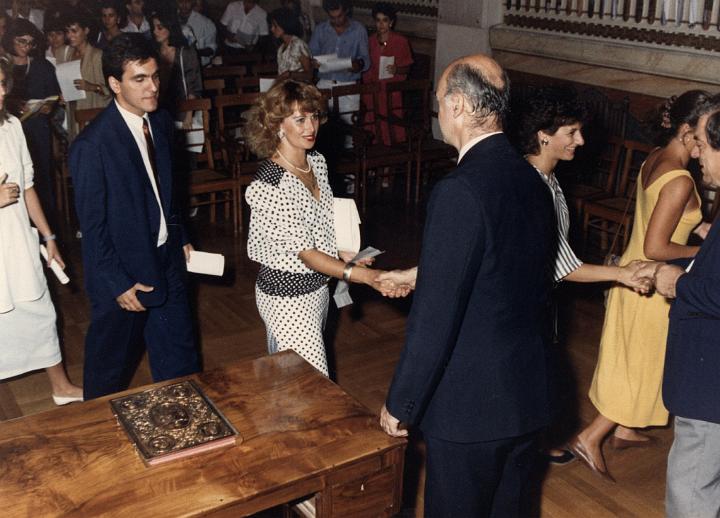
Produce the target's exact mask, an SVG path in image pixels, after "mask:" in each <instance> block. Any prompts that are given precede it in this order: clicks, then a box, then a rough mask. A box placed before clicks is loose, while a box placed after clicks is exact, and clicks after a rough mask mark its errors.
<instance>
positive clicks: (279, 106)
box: [244, 79, 326, 158]
mask: <svg viewBox="0 0 720 518" xmlns="http://www.w3.org/2000/svg"><path fill="white" fill-rule="evenodd" d="M295 109H297V110H298V111H300V112H302V113H318V114H320V122H321V123H323V122H325V119H326V103H325V101H324V99H323V96H322V94H321V93H320V90H318V89H317V88H315V87H314V86H313V85H311V84H308V83H303V82H300V81H295V80H292V79H286V80H284V81H281V82H279V83H276V84H275V85H273V87H272V88H270V90H268V91H267V92H265V93H264V94H261V95H260V97H259V98H258V100H257V102H256V103H255V104H254V105H253V107H252V108H251V109H250V110H249V111H248V113H247V115H246V124H245V129H244V135H245V140H246V142H247V144H248V146H249V147H250V150H251V151H252V152H253V153H254V154H255V155H257V156H258V157H260V158H267V157H269V156H272V154H273V153H275V150H276V149H277V147H278V145H279V144H280V137H278V130H279V129H280V123H281V122H282V121H283V119H285V118H286V117H289V116H291V115H292V114H293V113H295Z"/></svg>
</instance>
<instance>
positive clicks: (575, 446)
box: [567, 436, 615, 484]
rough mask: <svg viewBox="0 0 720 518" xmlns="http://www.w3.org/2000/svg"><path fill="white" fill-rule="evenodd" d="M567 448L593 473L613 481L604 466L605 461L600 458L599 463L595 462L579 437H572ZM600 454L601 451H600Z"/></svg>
mask: <svg viewBox="0 0 720 518" xmlns="http://www.w3.org/2000/svg"><path fill="white" fill-rule="evenodd" d="M567 449H568V450H570V451H571V452H572V454H573V455H575V457H577V458H578V459H580V460H581V461H582V462H583V464H585V465H586V466H587V467H588V468H590V471H592V472H593V473H595V474H596V475H598V476H600V477H601V478H603V479H605V480H607V481H608V482H612V483H613V484H614V483H615V479H614V478H613V477H612V475H610V473H608V471H607V468H606V467H605V462H604V461H603V460H602V458H601V459H600V462H601V463H602V464H600V463H598V462H596V460H595V459H594V458H593V456H592V455H590V452H589V451H587V450H586V449H585V445H584V444H583V443H582V442H580V438H579V437H577V436H576V437H575V438H573V440H571V441H570V442H569V443H568V444H567ZM601 455H602V453H601Z"/></svg>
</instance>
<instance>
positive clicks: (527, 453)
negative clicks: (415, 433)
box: [425, 432, 539, 518]
mask: <svg viewBox="0 0 720 518" xmlns="http://www.w3.org/2000/svg"><path fill="white" fill-rule="evenodd" d="M538 435H539V432H534V433H531V434H527V435H523V436H520V437H514V438H510V439H501V440H497V441H486V442H474V443H457V442H449V441H443V440H441V439H437V438H433V437H427V436H426V437H425V444H426V446H427V464H426V479H425V518H442V517H448V518H475V517H493V518H513V517H519V516H521V510H522V505H523V503H525V499H526V497H527V495H526V492H527V491H528V489H529V487H528V486H529V480H530V473H531V470H532V468H533V466H534V465H535V456H536V455H537V440H538Z"/></svg>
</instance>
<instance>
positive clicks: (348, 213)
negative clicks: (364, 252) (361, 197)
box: [333, 198, 360, 253]
mask: <svg viewBox="0 0 720 518" xmlns="http://www.w3.org/2000/svg"><path fill="white" fill-rule="evenodd" d="M333 208H334V211H335V242H336V244H337V248H338V250H341V251H343V252H355V253H357V252H358V251H359V250H360V214H359V213H358V210H357V205H355V200H353V199H352V198H334V199H333Z"/></svg>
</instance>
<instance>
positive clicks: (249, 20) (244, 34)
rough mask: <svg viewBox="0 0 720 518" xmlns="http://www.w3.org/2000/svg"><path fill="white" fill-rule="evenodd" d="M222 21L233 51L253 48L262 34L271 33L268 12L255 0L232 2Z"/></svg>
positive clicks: (229, 45) (229, 47)
mask: <svg viewBox="0 0 720 518" xmlns="http://www.w3.org/2000/svg"><path fill="white" fill-rule="evenodd" d="M220 23H221V24H222V28H223V33H224V35H225V45H227V47H228V49H229V50H231V51H242V50H252V49H253V48H254V46H255V45H256V44H257V42H258V39H259V38H260V37H261V36H267V35H268V34H269V30H268V23H267V13H266V12H265V10H264V9H263V8H262V7H260V6H259V5H257V2H256V1H255V0H236V1H234V2H230V3H229V4H228V6H227V7H226V8H225V12H224V13H223V15H222V18H220Z"/></svg>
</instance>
